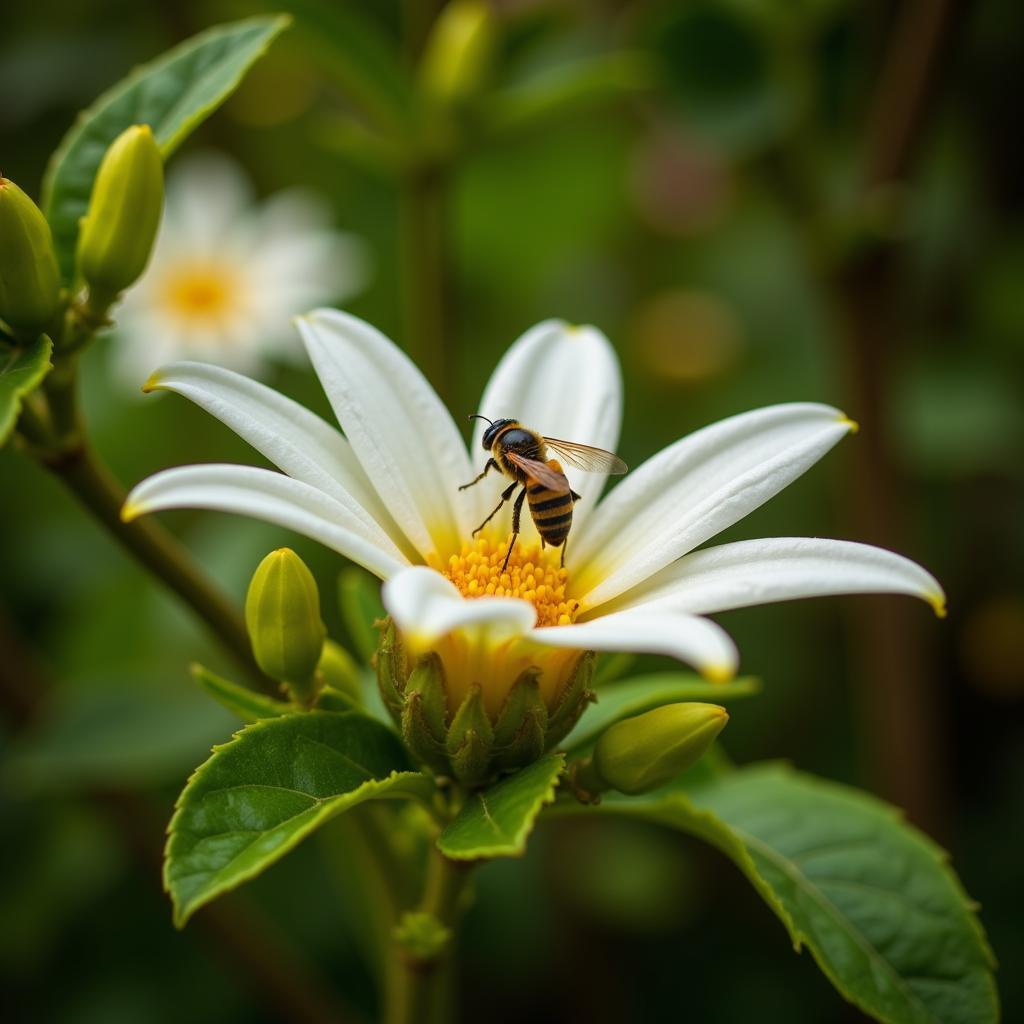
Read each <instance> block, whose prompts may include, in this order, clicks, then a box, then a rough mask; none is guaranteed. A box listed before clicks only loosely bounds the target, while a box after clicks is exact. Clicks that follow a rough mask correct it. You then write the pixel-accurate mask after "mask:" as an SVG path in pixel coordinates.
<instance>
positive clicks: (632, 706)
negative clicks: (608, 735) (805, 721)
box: [561, 672, 761, 750]
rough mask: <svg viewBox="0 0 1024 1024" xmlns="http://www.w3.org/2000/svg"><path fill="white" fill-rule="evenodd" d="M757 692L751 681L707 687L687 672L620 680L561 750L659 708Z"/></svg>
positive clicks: (601, 695) (607, 688)
mask: <svg viewBox="0 0 1024 1024" xmlns="http://www.w3.org/2000/svg"><path fill="white" fill-rule="evenodd" d="M760 689H761V683H760V681H759V680H757V679H755V678H753V677H745V678H742V679H734V680H732V682H729V683H709V682H708V681H707V680H706V679H702V678H701V677H700V676H697V675H692V674H690V673H686V672H657V673H654V674H652V675H648V676H636V677H634V678H633V679H623V680H621V681H620V682H617V683H612V684H610V685H608V686H605V687H602V688H601V689H599V690H598V691H597V703H596V704H595V705H594V706H593V707H591V708H588V709H587V710H586V711H584V712H583V717H582V718H581V719H580V720H579V722H578V724H577V725H576V728H575V729H573V731H572V732H571V733H569V735H568V736H567V737H566V738H565V740H564V741H563V742H562V744H561V746H563V747H564V748H565V749H566V750H576V749H579V748H582V747H585V746H587V745H588V744H590V743H593V742H594V740H596V739H597V737H598V736H600V735H601V733H603V732H604V731H605V729H607V728H608V726H610V725H613V724H614V723H615V722H618V721H619V720H621V719H623V718H630V717H632V716H633V715H639V714H642V713H643V712H644V711H650V710H651V709H652V708H659V707H661V705H662V704H676V703H678V702H680V701H687V700H697V701H710V702H712V703H714V704H719V703H722V702H725V701H729V700H735V699H736V698H738V697H751V696H753V695H754V694H756V693H758V692H759V691H760Z"/></svg>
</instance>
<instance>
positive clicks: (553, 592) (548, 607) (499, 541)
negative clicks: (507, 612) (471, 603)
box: [445, 534, 579, 626]
mask: <svg viewBox="0 0 1024 1024" xmlns="http://www.w3.org/2000/svg"><path fill="white" fill-rule="evenodd" d="M511 543H512V535H511V534H508V535H507V536H505V537H504V538H499V537H498V536H496V535H486V534H485V535H481V536H480V537H477V538H476V539H475V540H472V541H469V542H467V543H465V544H463V546H462V551H461V553H460V554H457V555H452V556H451V558H449V559H448V566H447V569H446V570H445V576H447V577H448V579H450V580H451V581H452V583H454V584H455V586H456V587H458V588H459V590H460V591H461V592H462V594H463V596H464V597H488V596H491V597H519V598H522V599H523V600H524V601H529V602H530V603H531V604H532V605H533V606H534V608H536V609H537V625H538V626H568V625H570V624H571V623H573V622H575V621H576V613H577V611H578V610H579V602H577V601H572V600H569V599H567V598H566V596H565V591H566V584H567V582H568V579H569V574H568V572H567V571H566V570H565V569H563V568H560V567H559V564H558V563H559V561H560V557H561V551H560V550H559V549H557V548H552V547H548V548H545V549H543V550H542V549H541V546H540V544H539V542H536V541H534V542H533V543H530V542H528V541H524V540H523V538H522V537H520V538H519V540H518V541H517V542H516V546H515V548H514V549H513V551H512V556H511V557H510V558H509V560H508V565H507V566H506V567H505V569H504V571H502V564H503V563H504V561H505V555H506V554H507V553H508V547H509V544H511Z"/></svg>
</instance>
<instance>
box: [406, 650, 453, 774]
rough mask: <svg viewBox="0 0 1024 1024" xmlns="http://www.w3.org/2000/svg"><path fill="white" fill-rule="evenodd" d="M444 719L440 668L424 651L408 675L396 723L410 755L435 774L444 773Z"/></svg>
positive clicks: (445, 704) (435, 658) (445, 708)
mask: <svg viewBox="0 0 1024 1024" xmlns="http://www.w3.org/2000/svg"><path fill="white" fill-rule="evenodd" d="M447 719H448V699H447V697H446V696H445V690H444V669H443V668H442V667H441V659H440V658H439V657H438V656H437V655H436V654H428V655H426V656H425V657H423V658H421V659H420V662H419V664H418V665H417V666H416V668H415V669H414V670H413V672H412V675H410V676H409V681H408V683H407V684H406V688H405V696H404V704H403V706H402V714H401V719H400V725H401V730H402V742H403V743H404V744H405V745H406V747H407V748H408V749H409V750H410V751H411V752H412V754H413V756H414V757H416V758H417V759H418V760H420V761H422V762H423V763H424V764H425V765H427V767H428V768H430V769H431V771H433V772H435V773H436V774H438V775H447V774H448V757H447V753H446V750H445V737H446V733H447V725H448V723H447Z"/></svg>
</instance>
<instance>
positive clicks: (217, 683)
mask: <svg viewBox="0 0 1024 1024" xmlns="http://www.w3.org/2000/svg"><path fill="white" fill-rule="evenodd" d="M189 670H190V671H191V673H192V678H193V679H194V680H195V681H196V683H197V684H198V685H199V688H200V689H201V690H203V691H204V692H205V693H208V694H209V695H210V696H211V697H212V698H213V699H214V700H215V701H216V702H217V703H218V704H220V705H221V706H222V707H225V708H227V709H228V711H230V712H231V713H232V714H234V715H237V716H238V717H239V718H240V719H241V720H242V721H243V722H258V721H260V720H261V719H264V718H277V717H279V716H280V715H287V714H290V713H292V712H293V711H294V710H295V708H294V707H292V705H291V704H288V703H286V702H285V701H283V700H275V699H274V698H273V697H267V696H265V695H264V694H262V693H256V692H255V691H254V690H250V689H248V688H247V687H245V686H239V685H238V683H233V682H231V680H230V679H225V678H224V677H223V676H219V675H217V674H216V673H215V672H211V671H210V670H209V669H208V668H206V667H205V666H204V665H200V664H198V663H196V664H193V665H191V666H190V669H189ZM346 710H347V709H346Z"/></svg>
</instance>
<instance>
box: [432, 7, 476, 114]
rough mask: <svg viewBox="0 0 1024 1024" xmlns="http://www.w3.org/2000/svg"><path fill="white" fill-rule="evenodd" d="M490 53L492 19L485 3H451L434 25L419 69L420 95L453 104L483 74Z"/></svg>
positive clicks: (466, 94)
mask: <svg viewBox="0 0 1024 1024" xmlns="http://www.w3.org/2000/svg"><path fill="white" fill-rule="evenodd" d="M493 49H494V15H493V12H492V11H491V7H490V4H488V3H487V2H486V0H451V2H450V3H448V4H446V5H445V7H444V9H443V10H442V11H441V13H440V14H439V15H438V16H437V21H436V22H435V23H434V28H433V31H432V32H431V35H430V39H429V40H428V41H427V48H426V52H425V53H424V55H423V64H422V66H421V69H420V75H421V81H422V84H423V90H424V92H425V93H426V94H427V95H428V96H430V97H431V98H432V99H435V100H440V101H442V102H448V103H457V102H459V101H461V100H463V99H465V98H466V97H467V96H471V95H472V94H473V93H474V92H476V90H477V89H478V88H479V86H480V83H481V82H482V81H483V79H484V77H485V76H486V74H487V70H488V67H489V65H490V61H491V52H492V51H493Z"/></svg>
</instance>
